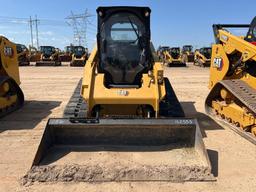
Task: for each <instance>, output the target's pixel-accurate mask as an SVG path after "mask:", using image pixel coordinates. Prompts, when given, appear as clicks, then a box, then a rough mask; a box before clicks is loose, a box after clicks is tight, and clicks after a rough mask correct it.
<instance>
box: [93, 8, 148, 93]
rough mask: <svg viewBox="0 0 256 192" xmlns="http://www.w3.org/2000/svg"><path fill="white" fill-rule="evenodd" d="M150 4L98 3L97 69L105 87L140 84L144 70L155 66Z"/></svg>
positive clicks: (135, 86)
mask: <svg viewBox="0 0 256 192" xmlns="http://www.w3.org/2000/svg"><path fill="white" fill-rule="evenodd" d="M150 12H151V10H150V8H148V7H99V8H98V9H97V14H98V34H97V43H98V51H99V65H98V71H99V72H100V73H104V74H105V75H104V84H105V86H106V87H108V88H111V87H131V88H132V87H134V88H139V87H140V86H141V78H142V74H143V73H147V72H148V70H150V69H152V55H151V51H150Z"/></svg>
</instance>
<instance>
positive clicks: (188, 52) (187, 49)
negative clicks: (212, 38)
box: [181, 45, 194, 63]
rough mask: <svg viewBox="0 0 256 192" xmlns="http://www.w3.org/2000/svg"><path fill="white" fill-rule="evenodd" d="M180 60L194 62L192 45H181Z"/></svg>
mask: <svg viewBox="0 0 256 192" xmlns="http://www.w3.org/2000/svg"><path fill="white" fill-rule="evenodd" d="M181 57H182V62H183V63H187V62H194V52H193V46H192V45H184V46H183V47H182V56H181Z"/></svg>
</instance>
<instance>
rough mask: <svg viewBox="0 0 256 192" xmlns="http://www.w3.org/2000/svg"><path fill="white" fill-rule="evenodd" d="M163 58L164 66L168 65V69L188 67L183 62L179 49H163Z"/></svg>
mask: <svg viewBox="0 0 256 192" xmlns="http://www.w3.org/2000/svg"><path fill="white" fill-rule="evenodd" d="M161 58H162V61H163V62H164V64H167V66H168V67H186V63H183V62H182V58H181V52H180V48H179V47H171V48H168V49H163V50H162V57H161Z"/></svg>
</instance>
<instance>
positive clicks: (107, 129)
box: [23, 118, 214, 183]
mask: <svg viewBox="0 0 256 192" xmlns="http://www.w3.org/2000/svg"><path fill="white" fill-rule="evenodd" d="M23 179H24V182H23V183H27V182H35V181H40V182H53V181H79V182H81V181H87V182H88V181H99V182H102V181H174V182H183V181H206V180H207V181H209V180H214V177H213V176H212V174H211V165H210V162H209V159H208V155H207V153H206V150H205V147H204V144H203V141H202V136H201V133H200V130H199V127H198V123H197V121H196V120H195V119H185V118H180V119H77V118H76V119H72V118H71V119H63V118H62V119H49V121H48V123H47V127H46V129H45V131H44V134H43V137H42V140H41V142H40V145H39V148H38V150H37V153H36V156H35V158H34V161H33V165H32V168H31V170H30V171H29V172H28V173H27V175H25V176H24V178H23Z"/></svg>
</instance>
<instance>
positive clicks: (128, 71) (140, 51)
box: [24, 7, 214, 182]
mask: <svg viewBox="0 0 256 192" xmlns="http://www.w3.org/2000/svg"><path fill="white" fill-rule="evenodd" d="M150 13H151V10H150V9H149V8H148V7H99V8H98V9H97V14H98V34H97V46H96V47H95V48H94V50H93V51H92V53H91V54H90V57H89V59H88V61H87V63H86V65H85V67H84V77H83V80H82V81H80V83H79V84H78V86H77V88H76V89H75V91H74V94H73V96H72V97H71V99H70V102H69V103H68V105H67V107H66V109H65V112H64V118H55V119H49V121H48V123H47V126H46V128H45V131H44V134H43V136H42V140H41V142H40V145H39V148H38V151H37V153H36V155H35V159H34V161H33V166H32V168H31V170H30V171H29V172H28V173H27V175H25V176H24V181H25V182H33V181H145V180H152V181H153V180H162V181H191V180H193V181H201V180H213V179H214V178H213V176H212V175H211V166H210V163H209V159H208V155H207V153H206V150H205V147H204V144H203V141H202V138H201V133H200V129H199V127H198V124H197V121H196V120H195V119H189V118H185V117H184V112H183V110H182V108H181V105H180V103H179V101H178V99H177V97H176V95H175V93H174V91H173V89H172V86H171V84H170V82H169V80H168V79H167V78H165V77H164V74H163V68H162V65H161V63H159V62H154V60H153V57H152V55H153V53H152V51H151V49H150V46H151V42H150ZM154 54H155V53H154Z"/></svg>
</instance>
